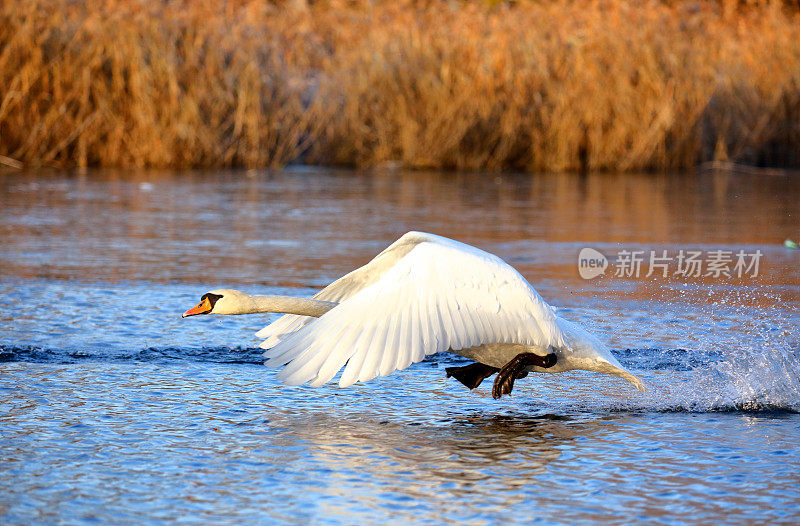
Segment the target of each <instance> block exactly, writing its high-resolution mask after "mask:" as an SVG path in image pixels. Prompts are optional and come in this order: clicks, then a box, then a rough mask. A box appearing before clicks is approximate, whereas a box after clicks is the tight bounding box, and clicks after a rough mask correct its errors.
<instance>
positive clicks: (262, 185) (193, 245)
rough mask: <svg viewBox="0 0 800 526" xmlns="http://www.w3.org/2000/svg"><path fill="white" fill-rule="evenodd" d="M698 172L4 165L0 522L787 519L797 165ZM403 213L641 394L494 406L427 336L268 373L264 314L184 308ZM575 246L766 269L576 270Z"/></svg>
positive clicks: (799, 315) (793, 411)
mask: <svg viewBox="0 0 800 526" xmlns="http://www.w3.org/2000/svg"><path fill="white" fill-rule="evenodd" d="M604 177H606V178H604ZM716 177H717V178H702V177H691V178H680V177H678V176H674V177H672V178H669V177H651V176H625V177H617V176H591V177H589V178H588V179H582V178H579V177H572V176H548V177H540V178H537V179H535V180H533V181H532V180H531V179H530V178H523V177H515V176H501V177H498V178H495V177H494V176H491V177H489V176H480V175H476V176H466V175H453V174H420V173H416V174H403V173H400V174H397V173H395V174H377V175H376V174H352V173H346V172H345V173H331V172H326V171H315V170H308V171H306V170H303V171H289V172H288V173H282V174H267V173H249V174H248V173H244V172H242V173H223V174H215V173H185V174H171V173H169V174H164V173H148V172H136V173H114V172H112V173H103V172H97V173H95V172H89V173H84V174H80V173H79V174H69V173H38V174H17V175H14V174H6V175H2V176H0V205H2V206H1V207H0V220H1V221H0V233H1V234H2V236H3V245H2V248H0V298H2V299H3V301H0V448H1V449H0V453H1V454H0V522H2V523H3V524H30V523H70V524H71V523H89V522H114V523H130V524H143V523H153V524H158V523H172V522H177V521H182V522H189V523H210V522H213V523H241V522H257V523H274V522H282V523H291V524H306V523H342V524H352V523H356V522H358V523H366V524H374V523H408V522H413V523H426V522H430V523H436V524H439V523H463V522H464V521H469V522H470V523H475V524H493V523H498V522H500V521H507V522H512V523H527V522H532V521H534V520H540V521H544V522H559V523H576V522H596V521H601V520H602V521H613V522H626V523H628V522H640V521H645V520H646V521H649V522H665V523H679V524H680V523H685V522H714V523H716V522H725V523H743V524H749V523H754V522H759V523H764V522H768V523H780V522H784V523H796V522H797V521H798V520H800V477H798V475H797V474H798V472H800V469H799V468H800V460H799V459H800V344H799V343H798V331H797V327H798V322H800V285H799V283H800V272H799V271H798V268H800V266H799V265H798V263H800V258H798V255H800V251H796V252H795V251H789V250H787V249H784V248H782V247H781V246H780V243H782V240H783V238H785V237H791V236H795V237H797V233H793V232H792V229H794V231H795V232H796V231H797V226H796V219H795V218H796V217H798V214H800V209H798V208H799V207H798V205H797V204H796V203H798V202H800V200H798V199H797V198H798V197H800V196H799V195H798V194H800V188H799V186H800V185H798V183H797V182H795V181H794V180H782V181H775V180H769V181H766V182H764V181H760V182H753V181H749V180H747V179H741V180H739V179H734V180H729V181H727V182H726V183H725V184H721V183H720V181H719V179H718V178H719V176H716ZM720 186H722V188H723V190H720ZM623 204H624V207H622V205H623ZM587 210H588V211H591V214H589V215H587V214H588V212H587ZM743 216H744V217H743ZM587 217H592V218H599V219H596V221H595V220H593V221H589V220H588V219H587ZM412 228H413V229H419V230H428V231H434V232H437V233H441V234H445V235H450V236H452V237H456V238H459V239H462V240H464V241H467V242H470V243H474V244H476V245H478V246H481V247H482V248H485V249H487V250H490V251H492V252H494V253H497V254H498V255H500V256H501V257H503V258H504V259H506V260H507V261H509V262H510V263H512V264H513V265H514V266H515V267H517V268H519V269H520V270H521V271H522V272H523V274H524V275H525V276H526V277H527V278H528V279H529V281H531V282H532V283H533V284H534V286H536V287H537V289H538V290H539V291H540V293H542V295H543V296H544V297H545V298H546V299H547V300H548V301H550V302H551V303H552V304H553V305H555V306H556V307H557V308H558V309H559V310H560V311H561V313H562V315H563V316H564V317H566V318H568V319H571V320H574V321H577V322H579V323H581V324H582V325H584V326H586V327H587V328H588V329H590V330H591V331H592V332H594V333H595V334H597V335H598V336H599V337H600V338H601V339H602V340H603V341H606V342H607V343H608V344H609V345H610V346H611V347H612V349H613V352H614V353H615V354H616V355H617V357H618V358H619V359H620V361H621V362H622V363H623V364H624V365H626V366H628V367H629V368H631V369H633V370H635V371H636V373H637V374H638V375H640V376H641V377H642V378H643V379H644V380H645V382H646V383H647V384H648V387H649V390H648V392H647V393H645V394H641V393H638V392H636V391H633V390H632V389H630V388H629V387H628V386H627V385H625V384H623V383H622V382H620V381H619V380H618V379H616V378H611V377H605V376H599V375H596V374H592V373H585V372H576V373H567V374H561V375H531V376H529V377H528V378H526V379H524V380H520V381H518V382H517V385H516V386H515V390H514V393H513V394H512V396H510V397H504V398H503V399H501V400H499V401H498V400H493V399H492V398H491V394H490V385H489V384H485V385H483V386H481V388H479V389H476V390H474V391H472V392H470V391H468V390H466V389H465V388H464V387H463V386H461V385H460V384H458V383H457V382H455V381H454V380H452V379H446V378H445V375H444V367H445V366H449V365H451V364H457V363H466V362H464V361H463V360H462V359H461V358H458V357H455V356H449V355H437V356H433V357H430V358H428V359H427V360H426V361H425V362H423V363H420V364H416V365H413V366H411V367H410V368H408V369H406V370H404V371H399V372H396V373H393V374H392V375H390V376H388V377H385V378H379V379H376V380H375V381H372V382H369V383H367V384H359V385H355V386H353V387H350V388H347V389H340V388H338V387H337V386H336V385H335V384H332V385H331V386H328V387H323V388H318V389H312V388H307V387H286V386H283V385H281V384H279V383H277V382H276V381H275V378H274V376H275V371H274V370H272V369H267V368H265V367H264V366H263V365H262V363H261V356H260V352H259V351H258V350H257V349H256V347H257V345H258V343H259V341H258V340H257V339H256V338H255V337H254V332H255V331H256V330H258V329H259V328H261V327H263V326H264V325H265V324H266V323H268V322H269V321H270V320H272V319H274V318H273V316H272V315H263V316H262V315H255V316H237V317H196V318H188V319H181V318H180V313H181V312H183V311H184V310H186V309H187V308H188V307H191V306H193V305H194V304H195V303H196V302H197V300H198V299H199V296H200V295H201V294H202V293H204V292H206V291H207V290H209V289H213V288H216V287H218V286H233V287H236V288H241V289H244V290H248V291H251V292H254V293H279V294H294V295H300V296H308V295H310V294H312V293H313V291H314V290H316V289H317V288H318V287H320V286H322V285H324V284H325V283H327V282H328V281H330V280H332V279H335V278H336V277H338V276H339V275H341V274H344V273H345V272H347V271H349V270H351V269H352V268H354V267H355V266H358V265H360V264H363V263H364V262H366V261H367V260H368V259H369V258H370V257H372V256H373V255H374V254H375V253H377V252H378V251H380V250H381V248H383V247H384V246H385V245H387V244H388V243H389V242H391V241H392V240H393V239H394V238H396V237H398V236H399V235H400V234H402V233H403V232H404V231H405V230H409V229H412ZM583 246H592V247H595V248H599V249H600V250H602V251H604V252H613V251H616V250H617V249H618V248H620V247H623V248H627V247H643V248H647V249H649V248H650V247H653V248H659V249H661V248H662V247H666V248H668V249H670V250H673V249H675V250H678V249H680V248H684V247H689V248H691V247H713V248H717V247H735V248H738V247H744V248H746V249H747V250H752V249H760V250H762V251H763V252H764V254H765V256H764V258H765V259H764V262H765V266H764V269H763V274H762V276H761V277H760V278H759V279H757V280H743V281H741V280H740V281H726V280H720V281H715V280H709V279H706V280H699V281H691V280H690V281H689V282H680V281H674V280H665V281H663V282H660V281H658V280H641V279H640V280H635V279H624V278H614V277H613V276H606V277H604V278H600V279H599V280H592V281H585V280H582V279H580V278H579V277H578V275H577V268H576V254H577V252H578V251H579V250H580V248H581V247H583Z"/></svg>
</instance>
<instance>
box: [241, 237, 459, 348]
mask: <svg viewBox="0 0 800 526" xmlns="http://www.w3.org/2000/svg"><path fill="white" fill-rule="evenodd" d="M436 240H443V241H450V240H449V239H447V238H443V237H440V236H436V235H434V234H426V233H424V232H408V233H406V234H405V235H403V236H402V237H401V238H400V239H398V240H397V241H395V242H394V243H392V244H391V245H389V246H388V247H386V248H385V249H384V250H383V251H382V252H381V253H380V254H378V255H377V256H375V257H374V258H373V259H372V260H371V261H370V262H369V263H367V264H366V265H364V266H363V267H360V268H357V269H355V270H354V271H352V272H350V273H348V274H345V275H344V276H342V277H341V278H339V279H337V280H336V281H334V282H333V283H331V284H330V285H328V286H327V287H325V288H324V289H322V290H321V291H319V292H317V293H316V294H314V295H313V296H312V298H313V299H317V300H322V301H334V302H340V301H342V300H343V299H346V298H349V297H350V296H352V295H353V294H355V293H356V292H358V291H359V290H361V289H362V288H364V287H365V286H367V285H370V284H371V283H374V282H375V281H377V280H378V279H379V278H380V277H381V275H382V274H383V273H384V272H385V271H386V270H387V269H389V268H391V267H392V266H393V265H394V264H395V263H396V262H397V261H398V260H400V259H401V258H402V257H403V256H405V255H406V254H408V252H409V251H410V250H411V249H412V248H414V247H415V246H416V245H418V244H419V243H423V242H425V241H436ZM454 243H456V242H455V241H454ZM465 246H467V245H465ZM470 248H471V247H470ZM315 319H316V318H313V317H311V316H297V315H295V314H286V315H284V316H281V317H280V318H278V319H277V320H275V321H274V322H273V323H271V324H269V325H267V326H266V327H264V328H263V329H261V330H260V331H258V332H257V333H256V337H258V338H266V340H265V341H264V342H263V343H262V344H261V348H263V349H270V348H272V347H274V346H275V345H277V343H278V342H279V341H281V337H282V336H283V335H285V334H289V333H292V332H295V331H297V330H299V329H300V328H302V327H304V326H305V325H308V324H309V323H311V322H312V321H314V320H315Z"/></svg>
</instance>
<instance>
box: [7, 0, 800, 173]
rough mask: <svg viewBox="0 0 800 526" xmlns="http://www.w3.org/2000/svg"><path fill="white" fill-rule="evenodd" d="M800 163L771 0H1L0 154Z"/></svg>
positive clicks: (790, 55)
mask: <svg viewBox="0 0 800 526" xmlns="http://www.w3.org/2000/svg"><path fill="white" fill-rule="evenodd" d="M710 160H726V161H734V162H744V163H750V164H759V165H771V166H800V17H798V15H797V12H796V11H788V10H786V9H785V8H784V6H783V5H782V4H780V3H776V2H765V3H758V2H756V3H753V2H751V3H749V4H746V3H741V2H728V1H726V2H722V3H719V4H717V3H714V4H709V3H704V2H687V1H674V2H627V1H623V0H606V1H588V0H586V1H555V2H549V1H548V2H541V3H538V2H530V3H527V2H519V3H516V4H514V5H508V4H505V3H496V2H495V3H492V2H486V3H483V2H462V3H452V2H438V1H428V2H410V1H407V2H388V1H387V2H381V1H374V2H334V1H329V2H315V3H313V5H311V6H310V7H309V6H307V5H305V3H303V2H289V3H287V4H282V3H278V4H276V3H267V2H264V1H263V0H262V1H257V0H252V1H248V0H237V1H228V2H221V1H212V0H202V1H191V2H190V1H188V0H186V1H171V2H159V1H157V0H86V1H75V0H5V1H4V2H3V3H2V4H0V163H2V164H5V165H13V164H14V163H15V162H21V163H23V164H25V165H55V166H87V165H100V166H159V167H189V166H247V167H260V166H269V167H276V166H281V165H284V164H286V163H290V162H310V163H324V164H344V165H357V166H374V165H382V164H385V163H392V164H398V163H399V164H400V165H402V166H407V167H427V168H458V169H471V170H527V171H541V170H556V171H563V170H579V169H590V170H640V169H666V168H669V169H680V168H687V167H691V166H695V165H697V164H699V163H702V162H705V161H710Z"/></svg>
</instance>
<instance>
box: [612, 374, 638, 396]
mask: <svg viewBox="0 0 800 526" xmlns="http://www.w3.org/2000/svg"><path fill="white" fill-rule="evenodd" d="M611 374H613V375H614V376H619V377H620V378H624V379H625V380H627V381H629V382H630V383H632V384H633V386H634V387H635V388H636V389H638V390H639V391H641V392H643V393H646V392H647V386H646V385H645V383H644V382H643V381H642V379H641V378H639V377H638V376H636V375H635V374H633V373H631V372H629V371H628V370H626V369H622V368H620V369H619V370H618V371H617V372H614V373H611Z"/></svg>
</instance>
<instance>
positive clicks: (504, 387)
mask: <svg viewBox="0 0 800 526" xmlns="http://www.w3.org/2000/svg"><path fill="white" fill-rule="evenodd" d="M556 361H558V359H557V358H556V355H555V354H553V353H550V354H548V355H546V356H539V355H538V354H534V353H532V352H524V353H520V354H518V355H516V356H515V357H514V358H512V359H511V361H510V362H508V363H507V364H505V365H504V366H503V368H502V369H500V371H499V372H498V373H497V378H495V379H494V386H493V387H492V397H493V398H495V399H498V398H500V397H501V396H503V395H505V394H509V393H511V390H512V389H514V380H517V379H519V378H525V377H526V376H528V371H526V370H525V368H526V367H528V366H530V365H535V366H537V367H544V368H547V367H552V366H554V365H555V364H556Z"/></svg>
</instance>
